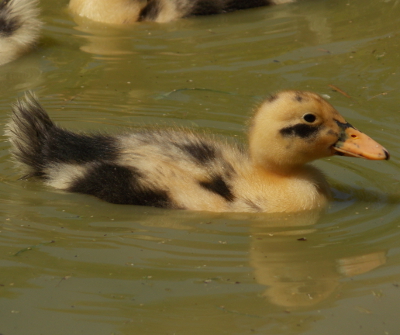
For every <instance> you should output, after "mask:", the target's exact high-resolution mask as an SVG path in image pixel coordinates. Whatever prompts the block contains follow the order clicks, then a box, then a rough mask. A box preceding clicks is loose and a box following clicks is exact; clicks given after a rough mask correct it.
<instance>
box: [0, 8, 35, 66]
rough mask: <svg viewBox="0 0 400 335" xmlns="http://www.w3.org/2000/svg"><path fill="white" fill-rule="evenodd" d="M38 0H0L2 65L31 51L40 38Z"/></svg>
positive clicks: (0, 59) (0, 51)
mask: <svg viewBox="0 0 400 335" xmlns="http://www.w3.org/2000/svg"><path fill="white" fill-rule="evenodd" d="M38 16H39V9H38V0H0V65H2V64H5V63H8V62H11V61H13V60H14V59H16V58H18V57H19V56H20V55H21V54H23V53H25V52H27V51H29V50H30V49H31V48H32V47H33V45H35V43H36V42H37V40H38V38H39V32H40V28H41V27H42V22H41V21H40V20H39V19H38Z"/></svg>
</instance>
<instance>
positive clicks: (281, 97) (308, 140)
mask: <svg viewBox="0 0 400 335" xmlns="http://www.w3.org/2000/svg"><path fill="white" fill-rule="evenodd" d="M249 146H250V155H251V158H252V160H253V163H254V164H255V165H257V166H260V167H264V168H267V169H275V170H277V171H282V172H285V171H290V170H292V169H296V168H298V167H299V166H302V165H304V164H306V163H308V162H311V161H313V160H315V159H319V158H324V157H328V156H332V155H335V154H336V155H342V156H351V157H363V158H366V159H374V160H378V159H389V153H388V151H387V150H386V149H385V148H384V147H382V146H381V145H380V144H378V143H377V142H375V141H374V140H372V139H371V138H370V137H368V136H367V135H365V134H363V133H361V132H360V131H358V130H357V129H355V128H354V127H353V126H351V125H350V124H349V123H347V122H346V121H345V119H344V118H343V117H342V116H341V115H340V114H339V112H338V111H337V110H336V109H335V108H333V106H332V105H331V104H329V103H328V102H327V101H326V100H324V99H323V98H322V97H321V96H319V95H318V94H315V93H312V92H304V91H282V92H279V93H277V94H275V95H273V96H271V97H270V98H269V99H267V100H265V101H264V102H263V103H262V104H261V105H260V106H259V108H258V109H257V111H256V113H255V115H254V117H253V119H252V122H251V125H250V128H249Z"/></svg>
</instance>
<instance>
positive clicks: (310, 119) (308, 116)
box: [303, 114, 317, 123]
mask: <svg viewBox="0 0 400 335" xmlns="http://www.w3.org/2000/svg"><path fill="white" fill-rule="evenodd" d="M303 119H304V121H306V122H309V123H313V122H314V121H315V120H316V119H317V117H316V116H315V115H314V114H304V115H303Z"/></svg>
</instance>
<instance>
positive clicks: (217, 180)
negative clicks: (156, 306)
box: [199, 176, 235, 202]
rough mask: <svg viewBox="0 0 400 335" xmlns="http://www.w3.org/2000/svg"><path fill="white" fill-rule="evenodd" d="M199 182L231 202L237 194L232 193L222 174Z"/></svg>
mask: <svg viewBox="0 0 400 335" xmlns="http://www.w3.org/2000/svg"><path fill="white" fill-rule="evenodd" d="M199 184H200V186H201V187H203V188H205V189H206V190H208V191H211V192H213V193H216V194H218V195H220V196H221V197H223V198H224V199H225V200H227V201H229V202H232V201H233V200H235V196H234V195H233V194H232V191H231V190H230V188H229V186H228V185H227V184H226V182H225V181H224V180H223V179H222V177H221V176H215V177H214V178H213V179H212V180H211V181H202V182H200V183H199Z"/></svg>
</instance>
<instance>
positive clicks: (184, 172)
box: [6, 91, 389, 212]
mask: <svg viewBox="0 0 400 335" xmlns="http://www.w3.org/2000/svg"><path fill="white" fill-rule="evenodd" d="M12 110H13V115H12V118H11V120H10V122H9V123H8V125H7V130H6V135H7V136H8V137H9V141H10V142H11V145H12V153H13V156H14V158H15V159H16V161H17V162H19V163H20V165H22V166H24V167H25V169H26V170H27V175H26V177H27V178H29V177H36V178H39V179H41V180H43V181H44V182H45V183H46V184H47V185H49V186H52V187H55V188H57V189H61V190H65V191H70V192H77V193H83V194H89V195H94V196H96V197H98V198H100V199H102V200H105V201H108V202H111V203H115V204H132V205H143V206H154V207H162V208H174V209H189V210H196V211H213V212H297V211H302V210H312V209H318V208H323V207H324V206H325V205H326V204H327V202H328V200H329V198H330V189H329V185H328V183H327V182H326V180H325V177H324V175H323V174H322V172H320V171H319V170H318V169H317V168H315V167H313V166H312V165H309V164H308V163H310V162H312V161H314V160H316V159H320V158H324V157H329V156H332V155H335V154H336V155H343V156H351V157H363V158H366V159H372V160H384V159H386V160H387V159H389V153H388V151H387V150H386V149H385V148H383V147H382V146H381V145H380V144H378V143H376V142H375V141H374V140H372V139H371V138H370V137H368V136H367V135H365V134H363V133H361V132H360V131H358V130H356V129H355V128H354V127H353V126H352V125H350V124H349V123H347V122H346V121H345V119H344V118H343V117H342V116H341V115H340V114H339V113H338V112H337V111H336V110H335V109H334V108H333V107H332V106H331V105H330V104H329V103H328V102H327V101H325V100H324V99H323V98H322V97H321V96H319V95H317V94H315V93H312V92H303V91H282V92H279V93H277V94H275V95H273V96H271V97H270V98H268V99H266V100H265V101H264V102H263V103H261V105H260V106H259V107H258V109H257V111H256V112H255V115H254V116H253V118H252V120H251V124H250V127H249V136H248V137H249V144H248V148H246V147H245V146H243V145H241V144H239V143H236V142H233V143H230V142H229V141H227V140H219V139H217V138H216V137H215V136H210V135H206V134H196V133H194V132H193V131H191V130H189V129H159V128H156V129H139V130H137V131H134V132H127V133H122V134H116V135H107V134H100V133H95V134H83V133H75V132H71V131H69V130H66V129H64V128H61V127H59V126H57V125H56V124H55V123H54V122H53V121H52V120H51V119H50V118H49V116H48V114H47V113H46V111H45V110H44V109H43V107H42V106H41V105H40V104H39V102H38V100H37V99H36V98H35V96H34V95H32V94H30V93H27V94H26V96H25V98H24V99H20V100H18V101H17V102H16V103H15V105H13V108H12Z"/></svg>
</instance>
